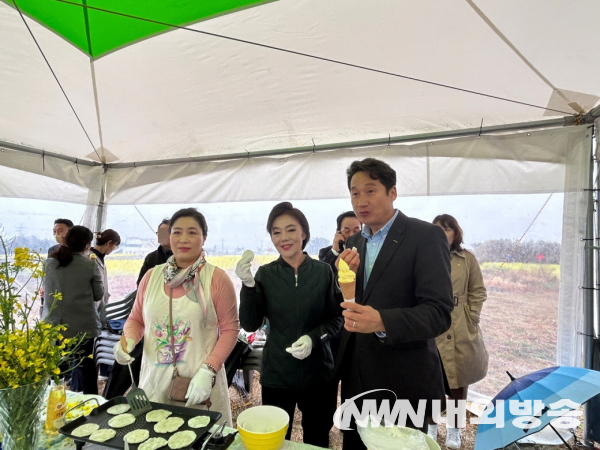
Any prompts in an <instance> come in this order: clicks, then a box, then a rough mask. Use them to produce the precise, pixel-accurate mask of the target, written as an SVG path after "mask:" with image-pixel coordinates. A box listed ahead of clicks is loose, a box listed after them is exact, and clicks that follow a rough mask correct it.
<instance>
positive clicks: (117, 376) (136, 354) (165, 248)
mask: <svg viewBox="0 0 600 450" xmlns="http://www.w3.org/2000/svg"><path fill="white" fill-rule="evenodd" d="M156 236H157V238H158V248H157V249H156V250H154V251H153V252H151V253H148V254H147V255H146V258H144V263H143V264H142V268H141V270H140V274H139V276H138V280H137V285H138V286H139V285H140V282H141V281H142V279H143V278H144V275H146V272H148V271H149V270H150V269H152V268H153V267H155V266H158V265H160V264H164V263H166V262H167V260H168V259H169V257H170V256H171V255H173V252H172V251H171V244H170V243H169V219H163V221H162V222H161V223H160V225H159V226H158V230H157V232H156ZM143 350H144V339H143V338H142V340H141V341H140V342H138V344H137V345H136V346H135V348H134V349H133V350H132V351H131V353H130V355H131V359H132V362H131V364H130V367H131V373H132V374H133V378H134V380H135V383H136V385H137V384H139V379H140V370H141V369H142V352H143ZM130 387H131V375H130V374H129V369H128V368H127V367H123V366H122V365H120V364H115V365H113V368H112V369H111V371H110V374H109V375H108V380H107V381H106V385H105V386H104V392H103V393H102V396H103V397H104V398H106V399H108V400H110V399H112V398H114V397H119V396H122V395H125V392H127V390H128V389H129V388H130Z"/></svg>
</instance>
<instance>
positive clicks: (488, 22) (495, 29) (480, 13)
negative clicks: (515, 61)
mask: <svg viewBox="0 0 600 450" xmlns="http://www.w3.org/2000/svg"><path fill="white" fill-rule="evenodd" d="M466 1H467V3H468V4H469V6H471V8H472V9H473V10H474V11H475V12H476V13H477V15H478V16H479V17H480V18H481V20H483V21H484V22H485V23H486V25H487V26H488V27H490V29H491V30H492V31H493V32H494V33H495V34H496V35H497V36H498V37H499V38H500V39H501V40H502V41H503V42H504V43H505V44H506V45H507V46H508V48H510V49H511V50H512V51H513V52H514V53H515V54H516V55H517V56H518V57H519V58H520V59H521V61H523V62H524V63H525V65H526V66H527V67H529V68H530V69H531V71H532V72H533V73H535V74H536V75H537V76H538V77H539V78H540V79H541V80H542V81H543V82H544V83H546V84H547V85H548V87H550V88H551V89H552V90H553V91H556V92H557V93H558V95H560V96H561V97H562V98H563V100H564V101H565V102H566V103H568V102H569V100H568V99H567V97H565V95H564V94H563V93H562V92H561V91H560V89H558V88H557V87H556V86H554V84H552V82H551V81H550V80H549V79H548V78H546V77H545V76H544V75H543V74H542V73H541V72H540V71H539V70H538V69H537V68H536V67H535V66H534V65H533V64H532V63H531V62H530V61H529V60H528V59H527V58H526V57H525V55H523V53H521V52H520V51H519V49H518V48H517V47H516V46H515V45H514V44H513V43H512V42H511V41H510V40H509V39H508V38H507V37H506V36H505V35H504V33H502V31H500V29H499V28H498V27H497V26H496V25H494V23H493V22H492V21H491V20H490V19H489V18H488V17H487V16H486V15H485V13H484V12H483V11H482V10H481V9H479V7H478V6H477V5H475V3H474V0H466Z"/></svg>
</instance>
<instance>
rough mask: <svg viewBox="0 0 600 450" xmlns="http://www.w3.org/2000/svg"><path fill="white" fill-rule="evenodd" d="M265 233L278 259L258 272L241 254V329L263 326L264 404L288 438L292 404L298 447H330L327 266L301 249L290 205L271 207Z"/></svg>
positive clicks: (331, 308)
mask: <svg viewBox="0 0 600 450" xmlns="http://www.w3.org/2000/svg"><path fill="white" fill-rule="evenodd" d="M267 232H268V233H269V234H270V235H271V241H272V242H273V245H274V246H275V248H276V249H277V251H278V252H279V255H280V256H279V258H278V259H277V260H276V261H273V262H272V263H269V264H266V265H264V266H261V267H259V268H258V271H257V272H256V275H255V276H254V277H253V276H252V273H251V271H250V260H251V258H250V260H249V259H247V258H245V257H244V256H242V259H241V260H240V261H239V262H238V264H237V267H236V274H237V275H238V277H239V278H240V279H241V280H242V283H243V286H242V290H241V293H240V323H241V325H242V327H243V328H244V329H245V330H247V331H254V330H257V329H258V328H260V327H261V326H262V324H263V321H264V320H265V319H268V321H269V327H268V328H267V342H266V344H265V348H264V352H263V361H262V370H261V376H260V383H261V385H262V403H263V404H264V405H273V406H278V407H280V408H282V409H284V410H285V411H286V412H287V413H288V414H289V417H290V425H289V428H288V430H287V434H286V439H288V440H289V439H290V436H291V433H292V426H293V420H294V410H295V408H296V406H298V409H300V411H302V430H303V432H304V442H305V443H308V444H312V445H316V446H319V447H329V431H330V429H331V426H332V425H333V413H334V411H335V409H336V406H337V404H336V402H337V383H336V382H334V381H333V357H332V355H331V350H330V348H329V338H330V337H331V336H333V335H334V334H336V333H337V331H338V330H339V329H340V327H341V326H342V317H341V310H340V307H339V305H340V301H341V293H340V290H339V288H338V286H337V284H336V282H335V279H334V277H333V272H332V270H331V267H330V266H329V264H325V263H323V262H321V261H317V260H314V259H312V258H311V257H310V256H308V254H307V253H306V252H304V251H303V250H304V248H305V247H306V244H307V243H308V241H309V239H310V230H309V226H308V221H307V220H306V217H305V216H304V214H303V213H302V212H301V211H300V210H299V209H297V208H294V207H293V206H292V204H291V203H288V202H284V203H279V204H278V205H276V206H275V207H274V208H273V210H272V211H271V213H270V214H269V218H268V220H267Z"/></svg>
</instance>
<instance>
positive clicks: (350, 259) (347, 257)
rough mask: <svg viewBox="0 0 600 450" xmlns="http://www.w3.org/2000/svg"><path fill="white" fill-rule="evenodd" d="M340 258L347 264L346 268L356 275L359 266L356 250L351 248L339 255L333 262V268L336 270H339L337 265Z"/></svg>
mask: <svg viewBox="0 0 600 450" xmlns="http://www.w3.org/2000/svg"><path fill="white" fill-rule="evenodd" d="M340 258H342V259H343V260H344V261H346V264H348V267H350V270H351V271H352V272H354V273H358V266H359V265H360V255H359V254H358V252H357V251H356V248H353V249H349V248H347V249H346V250H344V251H343V252H342V253H341V254H340V256H339V258H338V259H337V261H336V262H335V267H337V268H338V269H339V268H340V267H339V266H340V264H339V260H340Z"/></svg>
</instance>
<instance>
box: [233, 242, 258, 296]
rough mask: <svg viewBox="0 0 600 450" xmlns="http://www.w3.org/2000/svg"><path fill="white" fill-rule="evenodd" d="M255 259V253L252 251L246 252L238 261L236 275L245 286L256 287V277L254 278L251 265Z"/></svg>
mask: <svg viewBox="0 0 600 450" xmlns="http://www.w3.org/2000/svg"><path fill="white" fill-rule="evenodd" d="M253 259H254V252H253V251H252V250H246V251H244V253H243V254H242V257H241V259H240V260H239V261H238V263H237V265H236V266H235V274H236V275H237V276H238V278H239V279H240V280H242V283H244V286H248V287H250V288H251V287H254V284H255V283H254V277H253V276H252V272H251V271H250V265H251V264H250V263H251V262H252V260H253Z"/></svg>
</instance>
